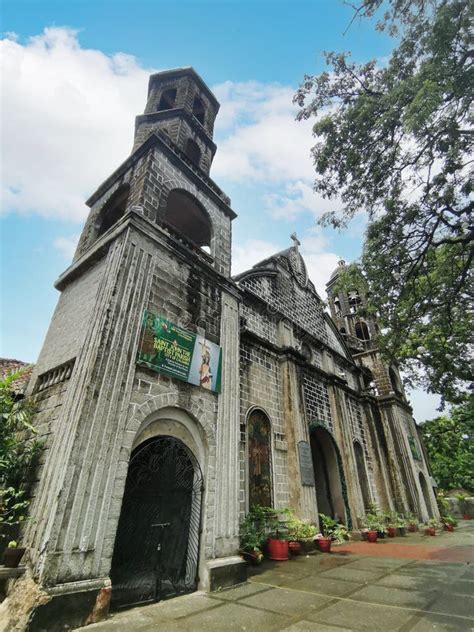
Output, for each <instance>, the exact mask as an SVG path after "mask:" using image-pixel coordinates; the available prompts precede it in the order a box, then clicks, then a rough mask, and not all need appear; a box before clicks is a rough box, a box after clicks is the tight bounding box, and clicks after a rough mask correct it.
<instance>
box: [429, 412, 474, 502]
mask: <svg viewBox="0 0 474 632" xmlns="http://www.w3.org/2000/svg"><path fill="white" fill-rule="evenodd" d="M421 431H422V435H423V441H424V444H425V447H426V449H427V451H428V456H429V459H430V463H431V468H432V471H433V476H434V478H435V479H436V480H437V482H438V485H439V487H440V489H442V490H445V491H447V490H449V489H453V488H456V487H462V488H464V489H466V490H469V491H474V470H473V467H472V464H473V463H474V401H473V400H471V401H470V402H466V403H465V404H463V405H461V406H456V407H454V409H453V410H452V412H451V415H450V416H446V415H442V416H440V417H436V419H433V420H431V421H426V422H425V423H424V424H421Z"/></svg>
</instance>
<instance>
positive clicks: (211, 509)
mask: <svg viewBox="0 0 474 632" xmlns="http://www.w3.org/2000/svg"><path fill="white" fill-rule="evenodd" d="M218 110H219V103H218V102H217V100H216V98H215V96H214V95H213V94H212V92H211V91H210V90H209V88H208V87H207V86H206V84H205V83H204V82H203V80H202V79H201V78H200V77H199V75H198V74H197V73H196V72H195V71H194V70H193V69H192V68H179V69H176V70H171V71H166V72H160V73H157V74H154V75H152V76H151V77H150V81H149V86H148V99H147V104H146V108H145V112H144V114H141V115H139V116H137V119H136V126H135V141H134V145H133V150H132V153H131V154H130V156H128V157H127V158H126V159H125V161H124V162H123V163H122V164H121V165H120V166H118V168H117V169H116V170H115V171H114V173H113V174H112V175H111V176H110V177H109V178H107V180H105V182H103V183H102V184H101V185H100V186H99V188H98V189H97V191H95V193H93V195H92V196H91V197H90V198H89V200H88V201H87V204H88V206H89V207H90V213H89V216H88V219H87V221H86V223H85V226H84V229H83V231H82V235H81V238H80V241H79V244H78V247H77V251H76V253H75V256H74V260H73V262H72V264H71V266H70V267H69V268H68V269H67V270H66V271H65V272H64V273H63V274H62V275H61V276H60V277H59V279H58V280H57V282H56V288H57V289H58V290H59V292H60V297H59V301H58V305H57V308H56V310H55V312H54V315H53V318H52V321H51V324H50V327H49V330H48V333H47V336H46V339H45V342H44V345H43V348H42V351H41V353H40V356H39V359H38V362H37V364H36V367H35V370H34V373H33V375H32V379H31V382H30V386H29V393H28V394H29V395H30V396H31V397H32V398H33V400H34V402H35V405H36V410H37V413H36V417H35V423H36V426H37V428H38V433H39V436H40V438H42V439H43V440H44V441H45V446H46V449H45V451H44V457H43V462H42V465H41V469H40V472H39V477H38V483H37V485H36V488H35V492H34V498H33V502H32V506H31V513H32V520H31V522H30V523H29V527H28V531H27V533H26V545H27V547H28V549H29V555H30V559H29V567H30V570H31V581H34V582H35V584H36V587H37V589H38V590H39V591H41V593H43V594H44V599H42V600H36V601H35V603H31V604H30V606H31V610H32V612H31V616H30V623H29V624H28V625H29V626H30V629H31V630H33V629H34V630H40V629H48V630H50V631H52V632H54V630H62V629H64V627H65V626H69V627H78V626H80V625H84V624H85V623H87V622H93V621H96V620H100V618H103V617H104V616H105V615H106V613H107V611H108V608H109V605H110V603H111V604H112V607H122V606H128V605H131V604H136V603H141V602H146V601H156V600H160V599H163V598H165V597H170V596H173V595H179V594H183V593H186V592H189V591H192V590H196V589H197V588H202V589H209V588H210V589H216V588H219V587H224V586H227V585H231V584H232V583H236V582H241V581H243V580H244V577H245V576H244V565H243V563H242V560H241V558H240V557H238V556H237V551H238V532H239V514H238V510H239V508H238V496H239V467H238V459H239V451H238V447H239V397H240V391H239V388H240V387H239V318H238V310H239V294H238V291H237V288H236V286H235V284H234V283H233V281H232V280H231V278H230V266H231V222H232V220H233V219H234V218H235V217H236V215H235V213H234V211H233V210H232V208H231V206H230V200H229V198H228V197H227V196H226V195H225V194H224V193H223V192H222V191H221V189H220V188H219V187H218V186H217V184H216V183H215V182H214V181H213V180H212V179H211V178H210V177H209V170H210V168H211V164H212V160H213V157H214V154H215V151H216V146H215V144H214V142H213V140H212V136H213V129H214V121H215V118H216V115H217V112H218ZM170 349H171V351H170ZM178 351H179V353H178ZM79 593H80V596H78V595H79Z"/></svg>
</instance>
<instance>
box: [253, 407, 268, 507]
mask: <svg viewBox="0 0 474 632" xmlns="http://www.w3.org/2000/svg"><path fill="white" fill-rule="evenodd" d="M248 450H249V507H253V506H254V505H263V506H266V507H271V505H272V483H271V471H272V468H271V427H270V421H269V420H268V418H267V416H266V415H265V414H264V413H263V412H262V411H260V410H255V411H254V412H252V414H251V415H250V417H249V420H248Z"/></svg>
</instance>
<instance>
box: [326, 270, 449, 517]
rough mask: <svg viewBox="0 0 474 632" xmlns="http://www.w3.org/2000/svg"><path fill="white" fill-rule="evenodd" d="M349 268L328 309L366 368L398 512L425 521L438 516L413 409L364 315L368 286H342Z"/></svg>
mask: <svg viewBox="0 0 474 632" xmlns="http://www.w3.org/2000/svg"><path fill="white" fill-rule="evenodd" d="M345 269H346V263H345V262H344V261H342V260H341V261H339V264H338V267H337V268H336V269H335V270H334V271H333V273H332V274H331V277H330V279H329V281H328V283H327V284H326V290H327V295H328V302H329V308H330V310H331V316H332V318H333V320H334V322H335V324H336V326H337V328H338V329H339V332H340V333H341V334H342V336H343V339H344V341H345V342H346V344H347V346H348V348H349V349H350V351H351V354H352V357H353V358H354V360H355V362H356V363H357V364H359V366H360V367H362V368H363V380H364V386H365V392H366V394H367V413H368V415H370V416H371V417H372V420H373V427H374V428H375V429H376V430H377V433H378V435H379V441H380V444H381V446H382V451H383V454H382V455H381V458H382V459H383V460H384V461H385V464H386V466H387V467H386V471H387V472H388V479H387V481H386V484H387V486H388V488H389V489H390V495H391V498H392V503H393V505H394V507H393V508H395V509H397V510H398V511H401V512H407V511H410V512H413V513H416V514H418V515H419V517H420V518H422V519H426V518H427V517H429V516H431V515H433V507H436V501H435V497H434V494H433V489H432V487H431V483H430V474H429V471H428V469H427V466H426V462H425V460H424V457H423V451H422V449H421V446H420V443H419V438H418V432H417V429H416V425H415V420H414V419H413V411H412V409H411V407H410V405H409V403H408V400H407V397H406V395H405V390H404V388H403V384H402V380H401V378H400V374H399V371H398V368H397V367H396V366H394V365H392V366H390V365H389V364H388V363H387V361H386V360H385V359H384V358H383V356H382V354H381V352H380V349H379V347H378V344H377V335H378V333H379V327H378V324H377V320H376V318H375V317H374V316H371V315H369V314H366V315H364V316H361V313H364V308H365V307H366V306H367V298H368V297H367V288H364V287H362V286H359V287H353V288H350V289H348V290H346V289H343V288H341V287H340V286H339V284H338V280H339V278H340V274H341V273H342V272H344V270H345Z"/></svg>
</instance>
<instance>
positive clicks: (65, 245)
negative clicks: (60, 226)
mask: <svg viewBox="0 0 474 632" xmlns="http://www.w3.org/2000/svg"><path fill="white" fill-rule="evenodd" d="M79 237H80V235H79V234H78V233H77V234H75V235H69V237H58V238H57V239H55V240H54V242H53V245H54V247H55V248H56V249H57V250H59V252H60V253H61V254H62V255H63V256H64V257H66V258H67V259H72V257H73V256H74V253H75V252H76V246H77V242H78V241H79Z"/></svg>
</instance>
